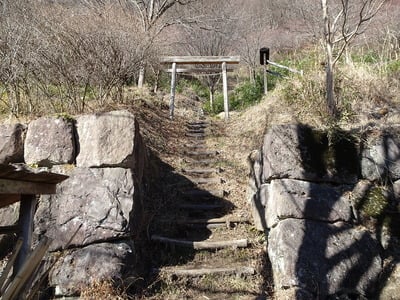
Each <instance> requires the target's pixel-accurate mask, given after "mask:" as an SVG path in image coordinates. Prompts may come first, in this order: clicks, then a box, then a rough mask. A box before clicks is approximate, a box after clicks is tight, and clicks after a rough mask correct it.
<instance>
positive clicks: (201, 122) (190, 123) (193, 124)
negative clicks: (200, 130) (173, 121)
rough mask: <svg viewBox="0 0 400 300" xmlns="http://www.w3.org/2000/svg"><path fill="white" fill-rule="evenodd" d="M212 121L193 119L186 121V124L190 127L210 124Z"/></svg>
mask: <svg viewBox="0 0 400 300" xmlns="http://www.w3.org/2000/svg"><path fill="white" fill-rule="evenodd" d="M209 125H210V122H208V121H201V120H200V121H192V122H188V123H186V126H188V127H190V126H209Z"/></svg>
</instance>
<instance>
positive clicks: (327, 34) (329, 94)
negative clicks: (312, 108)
mask: <svg viewBox="0 0 400 300" xmlns="http://www.w3.org/2000/svg"><path fill="white" fill-rule="evenodd" d="M321 7H322V14H323V20H324V44H325V54H326V64H325V71H326V79H325V80H326V107H327V110H328V113H329V115H330V116H332V117H334V116H336V114H337V106H336V101H335V94H334V73H333V69H334V64H333V42H332V32H331V27H330V22H329V15H328V4H327V0H321Z"/></svg>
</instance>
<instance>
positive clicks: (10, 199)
mask: <svg viewBox="0 0 400 300" xmlns="http://www.w3.org/2000/svg"><path fill="white" fill-rule="evenodd" d="M2 192H3V191H0V193H2ZM20 200H21V195H18V194H0V208H2V207H6V206H8V205H10V204H13V203H15V202H18V201H20Z"/></svg>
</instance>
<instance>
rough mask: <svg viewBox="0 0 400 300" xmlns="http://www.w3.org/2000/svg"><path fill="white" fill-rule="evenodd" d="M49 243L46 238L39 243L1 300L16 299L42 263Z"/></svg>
mask: <svg viewBox="0 0 400 300" xmlns="http://www.w3.org/2000/svg"><path fill="white" fill-rule="evenodd" d="M50 243H51V240H50V239H48V238H47V237H44V238H43V239H42V240H41V241H40V243H39V245H38V246H37V247H36V248H35V250H34V251H33V252H32V253H31V255H30V256H29V258H28V259H27V260H26V262H25V263H24V265H23V266H22V268H21V269H20V270H19V271H18V273H17V275H16V276H15V278H14V280H13V281H12V282H11V284H10V286H9V287H8V288H7V290H6V291H5V293H4V295H3V297H2V298H1V299H2V300H11V299H18V295H19V293H20V292H21V291H22V290H23V288H24V286H25V284H26V283H27V281H28V280H29V279H30V277H31V275H32V274H33V273H34V271H35V270H36V268H37V267H38V265H39V264H40V262H41V261H42V259H43V256H44V255H45V254H46V251H47V249H48V248H49V246H50Z"/></svg>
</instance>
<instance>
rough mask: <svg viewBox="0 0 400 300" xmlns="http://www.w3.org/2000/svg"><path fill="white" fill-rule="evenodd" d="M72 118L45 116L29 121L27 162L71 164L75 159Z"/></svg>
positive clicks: (26, 144) (26, 141)
mask: <svg viewBox="0 0 400 300" xmlns="http://www.w3.org/2000/svg"><path fill="white" fill-rule="evenodd" d="M74 131H75V129H74V124H73V121H72V120H67V119H64V118H50V117H43V118H39V119H37V120H34V121H32V122H31V123H29V126H28V131H27V134H26V139H25V154H24V156H25V162H26V163H27V164H37V165H39V166H45V167H51V166H52V165H61V164H70V163H73V162H74V161H75V153H76V151H75V134H74Z"/></svg>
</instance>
